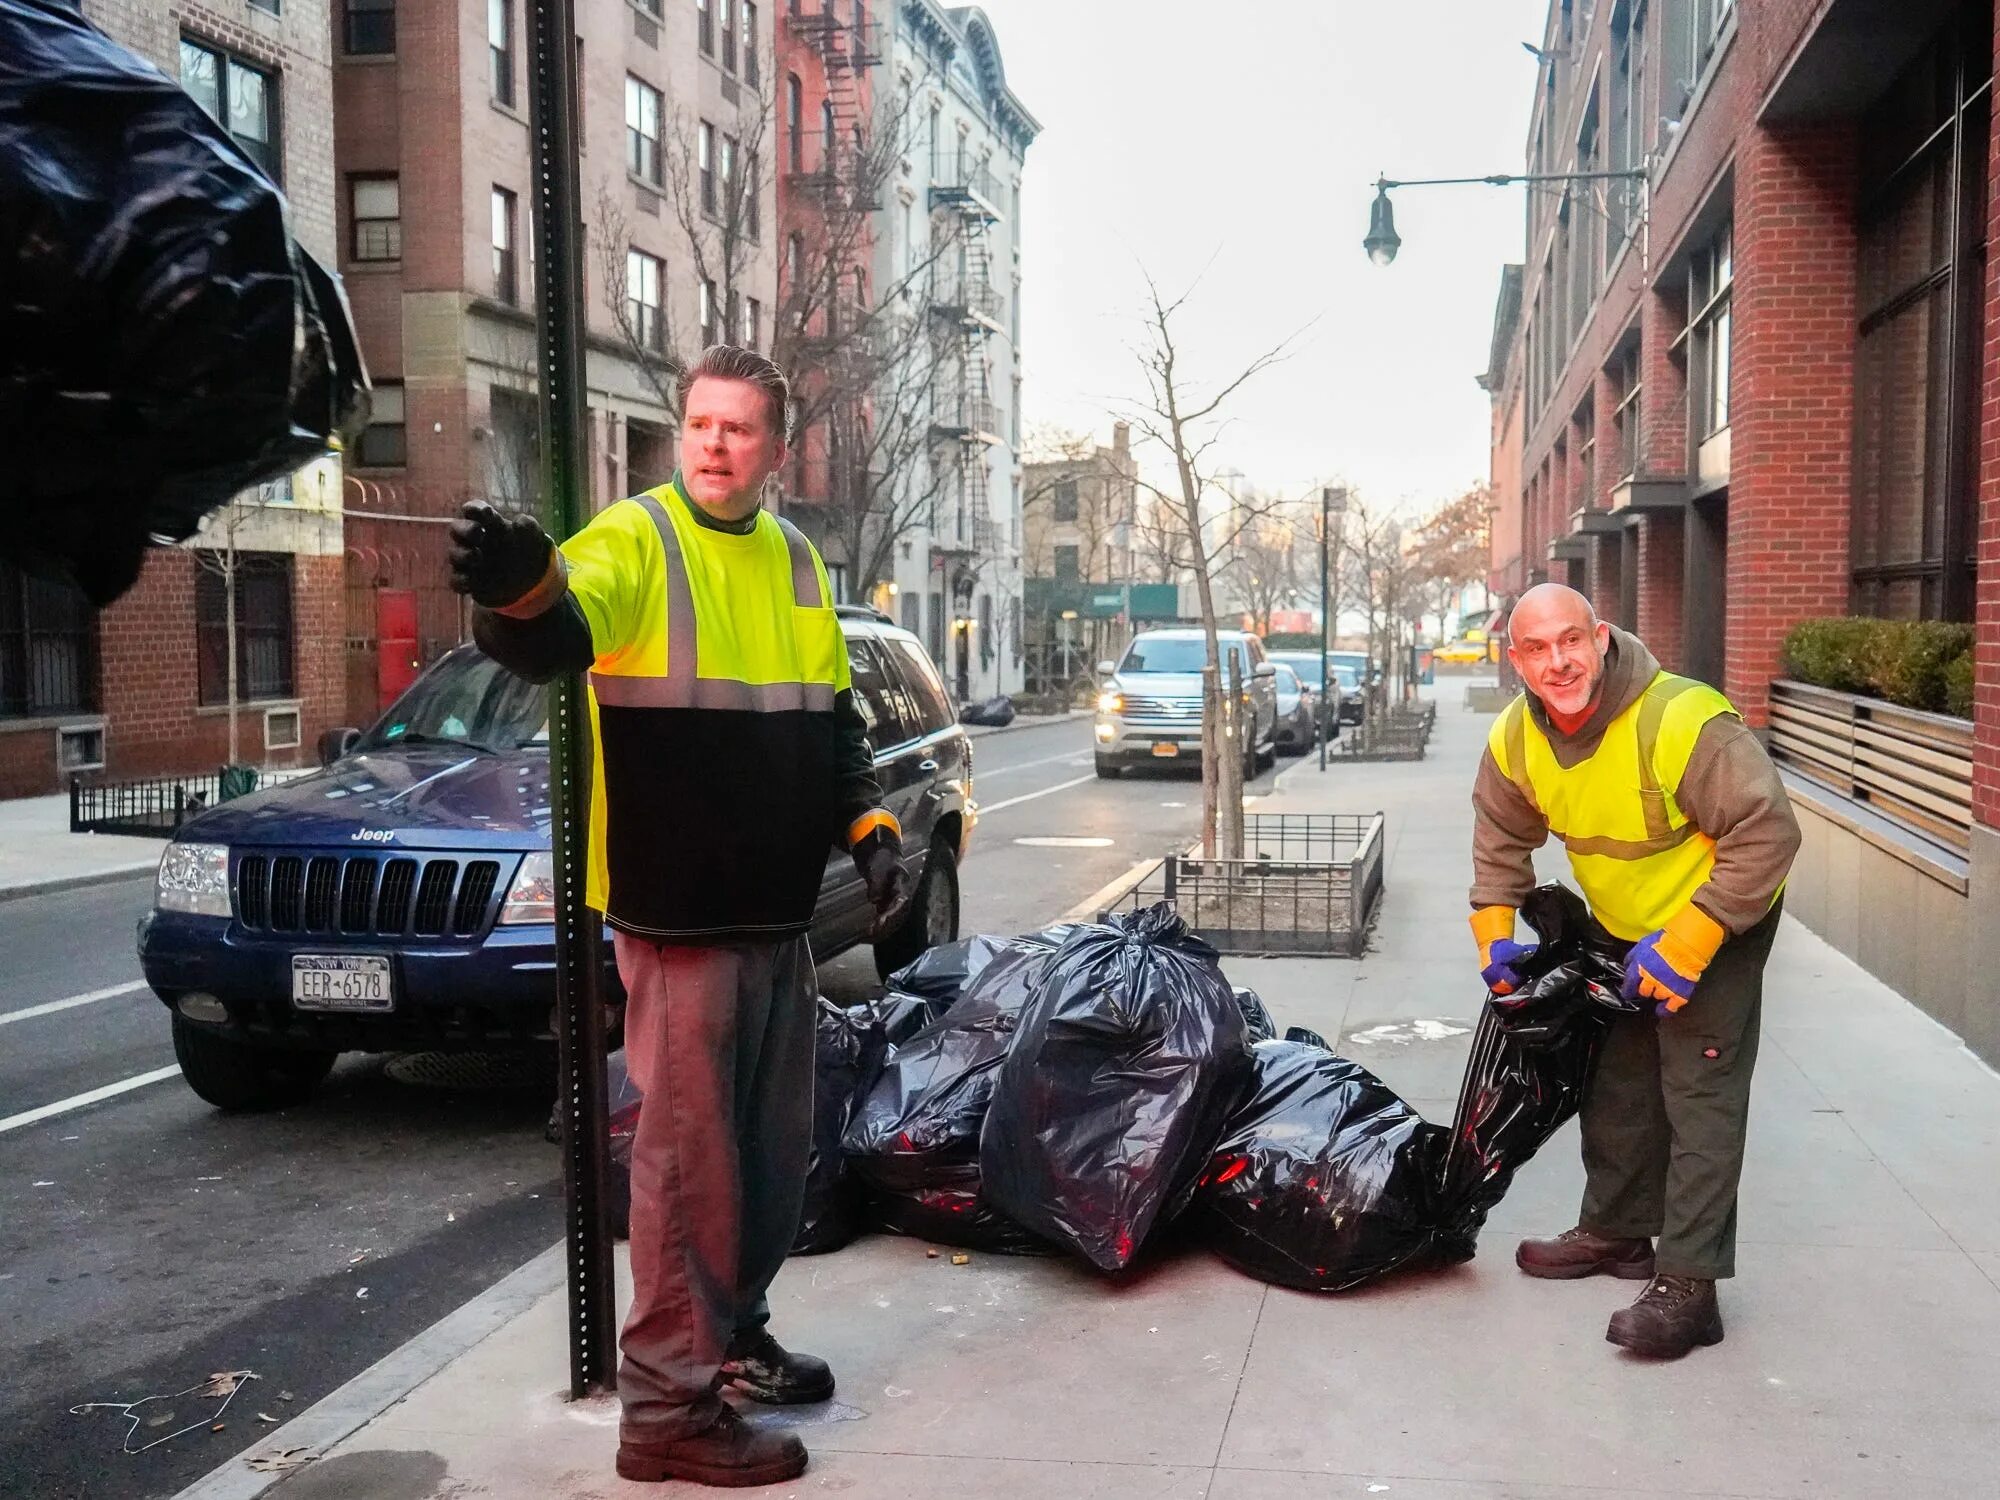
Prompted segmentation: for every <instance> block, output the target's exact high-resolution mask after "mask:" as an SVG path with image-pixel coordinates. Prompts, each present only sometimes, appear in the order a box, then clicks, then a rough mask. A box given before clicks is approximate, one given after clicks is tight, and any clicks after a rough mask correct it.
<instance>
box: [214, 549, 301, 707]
mask: <svg viewBox="0 0 2000 1500" xmlns="http://www.w3.org/2000/svg"><path fill="white" fill-rule="evenodd" d="M200 564H201V571H200V573H199V574H198V575H197V576H196V578H195V589H194V614H195V645H196V657H197V677H198V678H199V685H198V691H199V693H200V696H201V703H202V706H203V707H204V708H206V707H210V706H212V705H215V704H226V703H228V702H229V592H230V590H229V581H228V579H227V578H225V577H224V576H223V568H224V566H225V565H224V562H223V558H222V554H220V553H215V552H209V553H203V554H200ZM235 571H236V590H235V593H236V701H237V702H238V703H256V702H259V701H261V700H267V699H272V698H289V697H291V696H293V687H292V682H293V678H292V559H291V555H290V554H289V553H284V552H239V553H237V554H236V563H235Z"/></svg>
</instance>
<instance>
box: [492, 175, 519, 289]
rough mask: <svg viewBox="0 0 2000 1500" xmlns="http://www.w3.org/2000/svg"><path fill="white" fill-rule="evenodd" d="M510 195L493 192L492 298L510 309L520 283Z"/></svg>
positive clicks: (512, 200)
mask: <svg viewBox="0 0 2000 1500" xmlns="http://www.w3.org/2000/svg"><path fill="white" fill-rule="evenodd" d="M514 209H515V199H514V195H513V194H512V193H510V192H508V191H507V190H506V189H505V188H500V187H497V188H495V189H494V190H493V295H494V296H495V297H497V298H499V300H500V301H502V302H505V303H507V304H508V305H509V306H512V305H514V304H516V303H518V302H519V301H520V300H521V288H520V280H519V278H518V276H517V275H516V274H515V264H516V257H515V253H514V246H515V244H516V239H515V234H514Z"/></svg>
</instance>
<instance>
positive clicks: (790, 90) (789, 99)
mask: <svg viewBox="0 0 2000 1500" xmlns="http://www.w3.org/2000/svg"><path fill="white" fill-rule="evenodd" d="M804 127H805V88H804V86H803V85H801V84H800V82H799V75H798V74H796V73H787V74H786V75H785V165H786V167H787V168H788V169H790V170H791V171H794V172H803V171H804V170H805V169H806V162H805V136H804V134H803V131H804Z"/></svg>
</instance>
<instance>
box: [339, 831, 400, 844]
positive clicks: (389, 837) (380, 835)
mask: <svg viewBox="0 0 2000 1500" xmlns="http://www.w3.org/2000/svg"><path fill="white" fill-rule="evenodd" d="M348 837H349V838H350V839H352V840H353V841H354V842H355V843H357V844H392V843H394V842H395V841H396V835H395V834H393V833H391V832H390V831H389V830H388V829H386V828H361V829H357V830H356V831H355V832H353V833H351V834H349V835H348Z"/></svg>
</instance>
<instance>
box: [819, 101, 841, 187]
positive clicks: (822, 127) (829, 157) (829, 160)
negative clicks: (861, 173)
mask: <svg viewBox="0 0 2000 1500" xmlns="http://www.w3.org/2000/svg"><path fill="white" fill-rule="evenodd" d="M839 140H840V136H839V134H838V132H837V131H836V130H835V129H834V124H833V101H832V100H831V99H822V100H820V102H819V169H820V170H821V171H822V172H831V171H832V170H833V153H834V149H835V147H836V146H837V145H838V143H839Z"/></svg>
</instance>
